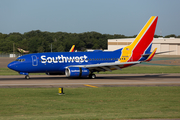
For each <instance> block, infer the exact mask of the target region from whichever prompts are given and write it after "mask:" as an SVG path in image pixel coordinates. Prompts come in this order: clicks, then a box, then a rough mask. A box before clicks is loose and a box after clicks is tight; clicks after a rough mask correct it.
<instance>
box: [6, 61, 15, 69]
mask: <svg viewBox="0 0 180 120" xmlns="http://www.w3.org/2000/svg"><path fill="white" fill-rule="evenodd" d="M7 67H8V68H10V69H12V70H15V64H14V62H11V63H9V64H8V65H7Z"/></svg>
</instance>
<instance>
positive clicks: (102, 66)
mask: <svg viewBox="0 0 180 120" xmlns="http://www.w3.org/2000/svg"><path fill="white" fill-rule="evenodd" d="M140 62H141V61H135V62H119V61H116V62H112V63H98V64H89V65H71V66H68V67H83V68H88V69H89V70H94V71H97V72H100V71H112V70H121V67H124V66H127V65H128V66H130V65H135V64H138V63H140Z"/></svg>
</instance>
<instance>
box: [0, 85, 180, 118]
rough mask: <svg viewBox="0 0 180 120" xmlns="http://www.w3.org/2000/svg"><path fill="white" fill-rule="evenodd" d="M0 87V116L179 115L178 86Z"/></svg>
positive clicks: (125, 116) (107, 116)
mask: <svg viewBox="0 0 180 120" xmlns="http://www.w3.org/2000/svg"><path fill="white" fill-rule="evenodd" d="M64 92H65V95H61V96H60V95H58V88H0V101H1V102H0V119H8V120H21V119H32V120H36V119H43V120H48V119H51V120H52V119H62V120H84V119H86V120H102V119H104V120H111V119H142V118H180V95H179V94H180V87H101V88H64Z"/></svg>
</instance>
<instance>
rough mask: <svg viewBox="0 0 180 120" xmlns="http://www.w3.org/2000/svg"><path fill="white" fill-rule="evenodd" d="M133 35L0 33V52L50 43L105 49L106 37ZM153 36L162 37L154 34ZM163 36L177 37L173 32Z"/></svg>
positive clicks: (40, 48)
mask: <svg viewBox="0 0 180 120" xmlns="http://www.w3.org/2000/svg"><path fill="white" fill-rule="evenodd" d="M135 37H136V35H134V36H125V35H121V34H114V35H110V34H101V33H98V32H94V31H92V32H84V33H66V32H55V33H54V32H42V31H40V30H33V31H30V32H26V33H24V34H21V33H10V34H2V33H0V53H12V51H13V47H14V48H15V49H14V50H15V52H18V51H17V48H22V49H24V50H28V51H30V53H40V52H51V44H52V51H53V52H63V51H66V52H67V51H69V50H70V48H71V46H72V45H76V47H75V49H76V50H78V51H85V50H86V49H102V50H104V49H107V39H118V38H135ZM154 37H155V38H157V37H162V36H158V35H155V36H154ZM165 37H176V38H177V37H178V38H180V36H176V35H174V34H171V35H167V36H165Z"/></svg>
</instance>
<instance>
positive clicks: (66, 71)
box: [8, 16, 158, 79]
mask: <svg viewBox="0 0 180 120" xmlns="http://www.w3.org/2000/svg"><path fill="white" fill-rule="evenodd" d="M157 20H158V16H152V17H151V18H150V19H149V21H148V22H147V23H146V25H145V26H144V27H143V29H142V30H141V31H140V33H139V34H138V35H137V37H136V38H135V40H134V41H133V42H132V43H131V44H130V45H129V46H126V47H124V48H120V49H117V50H115V51H106V52H104V51H94V52H49V53H34V54H27V55H24V56H21V57H19V58H17V59H16V61H13V62H11V63H9V64H8V67H9V68H10V69H12V70H15V71H17V72H19V74H22V75H25V78H26V79H29V78H30V77H29V73H46V74H47V75H66V76H67V77H89V78H96V75H95V74H94V72H100V71H112V70H121V69H122V68H125V67H129V66H132V65H135V64H138V63H141V62H147V61H150V60H152V58H153V57H154V55H155V52H156V50H157V48H155V49H154V50H153V51H152V52H151V46H152V40H153V37H154V32H155V29H156V24H157Z"/></svg>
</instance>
